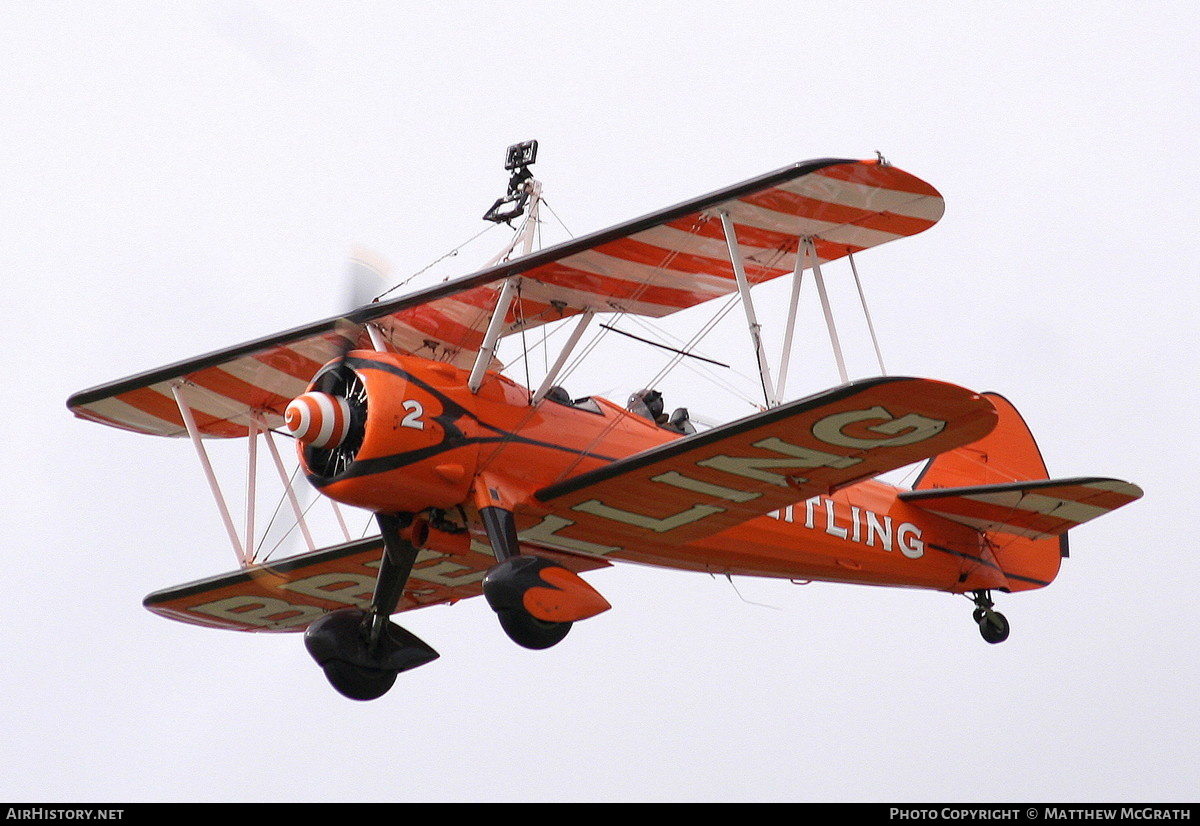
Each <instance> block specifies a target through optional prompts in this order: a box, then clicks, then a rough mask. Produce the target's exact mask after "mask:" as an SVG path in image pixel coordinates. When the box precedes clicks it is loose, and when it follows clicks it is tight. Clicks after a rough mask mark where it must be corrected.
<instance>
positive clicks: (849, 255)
mask: <svg viewBox="0 0 1200 826" xmlns="http://www.w3.org/2000/svg"><path fill="white" fill-rule="evenodd" d="M846 257H847V258H849V259H850V271H851V272H852V273H854V284H855V285H856V286H857V287H858V300H859V301H861V302H862V308H863V315H864V316H866V317H867V329H868V330H870V331H871V343H872V344H874V345H875V357H876V358H877V359H879V375H881V376H886V375H887V368H886V367H884V366H883V353H882V352H881V351H880V349H879V339H878V338H876V336H875V325H874V324H872V323H871V311H870V310H868V309H867V295H866V293H864V292H863V288H862V281H861V280H860V279H859V277H858V266H857V265H856V264H855V263H854V253H852V252H847V253H846Z"/></svg>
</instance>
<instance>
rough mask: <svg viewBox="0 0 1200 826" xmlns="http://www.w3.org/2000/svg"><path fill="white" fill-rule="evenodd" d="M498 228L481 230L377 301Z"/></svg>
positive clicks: (385, 293)
mask: <svg viewBox="0 0 1200 826" xmlns="http://www.w3.org/2000/svg"><path fill="white" fill-rule="evenodd" d="M496 226H497V225H496V224H488V225H487V226H486V227H484V228H483V229H481V230H480V231H479V232H477V233H475V234H474V235H472V236H471V237H470V238H468V239H467V240H466V241H463V242H462V243H461V244H459V245H458V246H457V247H454V248H453V249H451V250H450V251H449V252H447V253H445V254H443V255H441V256H439V257H438V258H435V259H434V260H432V261H430V262H429V263H428V264H426V265H425V266H424V267H421V269H419V270H417V271H416V272H414V273H413V274H412V275H410V276H409V277H408V278H406V279H404V280H403V281H401V282H400V283H399V284H396V285H394V286H392V287H388V288H387V289H386V290H384V291H383V292H381V293H380V294H379V295H377V296H375V301H379V300H380V299H381V298H384V297H385V296H387V295H390V294H391V293H394V292H395V291H396V290H398V289H400V288H401V287H403V286H405V285H406V284H408V283H409V282H410V281H412V280H413V279H414V278H416V277H417V276H418V275H421V274H422V273H424V272H426V271H427V270H429V269H431V268H433V267H434V266H436V265H438V264H440V263H441V262H442V261H445V260H446V259H447V258H453V257H455V256H456V255H458V253H459V252H460V251H461V250H462V248H463V247H466V246H468V245H469V244H472V243H474V242H475V241H477V240H478V239H479V238H480V237H481V236H483V235H485V234H487V233H488V232H490V231H491V230H493V229H495V228H496Z"/></svg>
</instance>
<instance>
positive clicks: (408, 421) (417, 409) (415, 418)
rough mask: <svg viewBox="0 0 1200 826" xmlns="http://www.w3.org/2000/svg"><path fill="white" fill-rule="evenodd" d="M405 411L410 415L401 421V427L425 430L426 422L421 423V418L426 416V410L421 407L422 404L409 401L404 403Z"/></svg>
mask: <svg viewBox="0 0 1200 826" xmlns="http://www.w3.org/2000/svg"><path fill="white" fill-rule="evenodd" d="M404 409H405V410H407V411H408V415H407V416H405V417H404V418H403V419H401V420H400V426H401V427H411V428H414V429H416V430H424V429H425V422H423V421H421V417H422V416H424V415H425V408H424V407H422V406H421V403H420V402H419V401H415V400H413V399H408V400H407V401H405V402H404Z"/></svg>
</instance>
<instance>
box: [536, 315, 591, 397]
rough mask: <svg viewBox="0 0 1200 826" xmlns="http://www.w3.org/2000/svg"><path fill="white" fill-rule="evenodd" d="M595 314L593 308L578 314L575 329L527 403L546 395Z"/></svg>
mask: <svg viewBox="0 0 1200 826" xmlns="http://www.w3.org/2000/svg"><path fill="white" fill-rule="evenodd" d="M595 315H596V311H595V310H586V311H584V313H583V314H582V315H580V316H579V321H577V322H575V329H574V330H572V331H571V337H570V338H568V339H567V343H566V344H564V345H563V348H562V352H560V353H559V354H558V358H556V359H555V360H554V365H553V366H552V367H551V368H550V372H549V373H547V374H546V378H544V379H542V383H541V385H539V386H538V389H537V392H536V393H534V394H533V398H532V399H530V401H529V403H530V404H531V405H532V404H537V403H538V402H540V401H541V400H542V399H544V398H545V397H546V394H547V393H549V392H550V388H551V387H553V386H554V381H555V379H557V378H558V374H559V372H560V371H561V370H562V368H563V365H564V364H566V362H567V359H568V358H570V356H571V353H572V352H573V351H574V350H575V345H576V344H578V343H579V339H580V338H581V337H582V336H583V331H584V330H586V329H587V326H588V324H589V323H591V320H592V317H593V316H595Z"/></svg>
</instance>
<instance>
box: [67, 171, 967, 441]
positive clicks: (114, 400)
mask: <svg viewBox="0 0 1200 826" xmlns="http://www.w3.org/2000/svg"><path fill="white" fill-rule="evenodd" d="M943 209H944V205H943V202H942V198H941V196H940V195H939V194H938V193H937V191H936V190H935V189H934V188H933V187H931V186H930V185H929V184H927V183H925V182H924V181H921V180H920V179H918V178H915V177H913V176H912V175H909V174H908V173H906V172H903V171H902V170H900V169H897V168H896V167H893V166H888V165H884V164H879V163H875V162H873V161H847V160H837V159H824V160H817V161H809V162H806V163H800V164H795V165H792V166H788V167H784V168H783V169H779V170H776V171H775V172H772V173H769V174H767V175H763V176H760V177H758V178H754V179H752V180H749V181H746V182H744V183H741V184H738V185H736V186H732V187H728V188H726V189H722V190H719V191H717V192H714V193H711V194H709V195H705V196H703V197H700V198H695V199H693V200H691V201H686V202H684V203H681V204H678V205H676V206H673V207H670V208H668V209H664V210H660V211H658V212H655V213H652V214H649V215H646V216H643V217H641V218H638V219H635V220H633V221H628V222H626V223H624V224H620V225H618V226H615V227H611V228H609V229H606V230H603V231H601V232H597V233H593V234H591V235H587V236H584V237H582V238H578V239H575V240H572V241H569V242H567V243H564V244H559V245H557V246H554V247H550V248H547V249H545V250H542V251H540V252H537V253H533V254H531V255H528V256H525V257H522V258H519V259H516V260H514V261H509V262H505V263H502V264H498V265H496V266H493V267H489V268H487V269H484V270H481V271H479V272H477V273H474V274H473V275H468V276H465V277H463V278H460V279H457V280H454V281H450V282H447V283H444V284H440V285H438V286H436V287H432V288H430V289H426V290H423V291H420V292H417V293H414V294H412V295H409V296H405V297H403V298H399V299H395V300H392V301H384V302H378V303H375V304H370V305H367V306H365V307H362V308H360V309H359V310H356V311H355V312H354V313H352V314H351V315H350V317H349V318H348V319H347V318H342V317H338V318H329V319H326V320H324V321H319V322H316V323H314V324H310V325H306V326H304V327H299V328H296V329H294V330H289V331H286V332H283V333H279V334H277V335H273V336H268V337H265V338H261V339H257V340H255V341H251V342H247V343H245V344H241V345H238V346H236V347H231V348H227V349H224V350H219V351H217V352H214V353H211V354H209V355H207V356H202V357H200V358H196V359H189V360H187V361H184V362H180V363H177V364H173V365H170V366H168V367H163V368H160V369H157V370H152V371H149V372H147V373H142V374H140V375H137V376H133V377H131V378H128V379H124V380H121V381H117V382H113V383H110V384H106V385H103V386H100V387H96V388H92V389H90V390H85V391H82V392H80V393H76V394H75V395H74V396H72V397H71V398H70V399H69V400H68V406H69V407H70V408H71V410H72V411H73V412H74V413H75V414H76V415H77V416H80V417H82V418H85V419H90V420H93V421H98V422H102V423H104V424H109V425H113V426H115V427H121V428H125V429H128V430H133V431H137V432H140V433H150V434H155V435H163V436H181V435H184V434H185V432H186V429H185V427H184V424H183V421H182V418H181V415H180V413H179V410H178V406H177V404H176V402H175V399H174V398H173V391H172V387H174V386H176V385H178V384H180V383H181V382H182V383H183V388H184V390H183V392H185V394H186V396H187V402H188V405H189V406H190V407H191V408H192V410H193V412H194V416H195V419H196V425H197V427H198V429H199V430H200V431H201V432H202V433H203V434H205V435H207V436H225V437H232V436H244V435H246V433H247V429H248V427H249V425H250V422H251V419H252V416H255V415H257V416H259V417H261V418H262V419H263V420H265V423H266V424H267V426H269V427H278V426H280V425H281V424H282V414H283V410H284V408H285V407H286V406H287V403H288V402H289V401H290V400H291V399H292V398H294V397H295V396H297V395H299V394H300V393H302V392H304V390H305V388H306V386H307V383H308V381H309V379H311V378H312V376H313V375H314V374H315V373H316V371H317V370H318V369H319V368H320V366H321V365H322V364H324V363H325V362H327V361H328V360H330V359H331V358H334V357H335V355H336V354H337V353H338V352H339V351H340V350H341V348H342V337H341V335H339V330H341V329H344V328H345V327H346V326H347V322H349V324H350V325H351V326H352V327H353V329H354V333H355V334H356V335H359V336H360V337H361V336H362V329H363V328H362V327H361V325H363V324H365V323H368V322H370V323H372V324H373V325H375V326H376V327H377V328H378V329H379V330H381V331H382V332H383V333H384V334H385V336H386V337H387V339H388V341H389V342H390V343H391V345H392V347H394V348H395V349H396V350H397V351H398V352H403V353H414V354H420V355H425V356H427V357H429V358H433V359H440V360H444V361H452V362H454V363H456V364H459V365H460V366H469V364H470V362H471V361H472V360H473V358H474V354H475V352H476V351H477V350H478V349H479V346H480V344H481V343H482V341H483V337H484V333H485V331H486V328H487V325H488V321H489V319H490V316H491V313H492V310H493V308H494V307H495V306H496V301H497V293H498V291H499V288H500V282H503V281H504V280H506V279H508V278H511V277H514V276H519V281H518V294H517V298H516V300H515V301H513V303H512V305H511V307H510V309H509V311H508V315H507V316H506V319H505V321H506V324H505V326H504V328H503V332H504V333H505V334H508V333H512V332H515V331H518V330H521V329H529V328H531V327H535V326H537V325H540V324H545V323H548V322H551V321H556V320H558V319H560V318H564V317H567V316H570V315H574V314H578V313H581V312H585V311H588V310H592V311H595V312H618V311H619V312H628V313H635V314H639V315H647V316H663V315H667V314H669V313H672V312H675V311H677V310H681V309H684V308H686V307H691V306H694V305H696V304H699V303H701V302H704V301H708V300H709V299H712V298H715V297H718V296H721V295H725V294H728V293H730V292H732V291H734V290H735V289H736V283H735V279H734V274H733V268H732V264H731V263H730V260H729V250H728V247H727V244H726V240H725V236H724V232H723V230H722V222H721V220H720V218H719V214H720V213H721V212H725V213H728V215H729V216H730V218H731V219H732V221H733V224H734V227H735V231H736V234H737V239H738V246H739V247H740V250H741V252H742V254H743V258H744V259H745V260H744V262H743V263H744V266H745V268H746V275H747V278H748V280H750V281H751V282H753V283H757V282H761V281H765V280H768V279H771V278H775V277H777V276H780V275H783V274H786V273H789V272H791V271H792V270H793V268H794V266H795V262H796V255H797V250H798V249H799V246H800V242H801V239H803V238H812V239H813V241H814V245H815V248H816V251H817V257H818V258H819V259H820V260H821V261H829V260H833V259H836V258H840V257H842V256H845V255H847V254H848V253H853V252H858V251H860V250H863V249H867V248H869V247H873V246H877V245H879V244H882V243H885V242H887V241H891V240H894V239H896V238H902V237H904V236H907V235H914V234H916V233H918V232H921V231H923V230H925V229H928V228H929V227H931V226H933V224H934V223H936V222H937V220H938V219H939V218H940V217H941V215H942V212H943ZM361 340H362V342H363V343H364V345H365V344H366V339H365V337H362V339H361Z"/></svg>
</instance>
